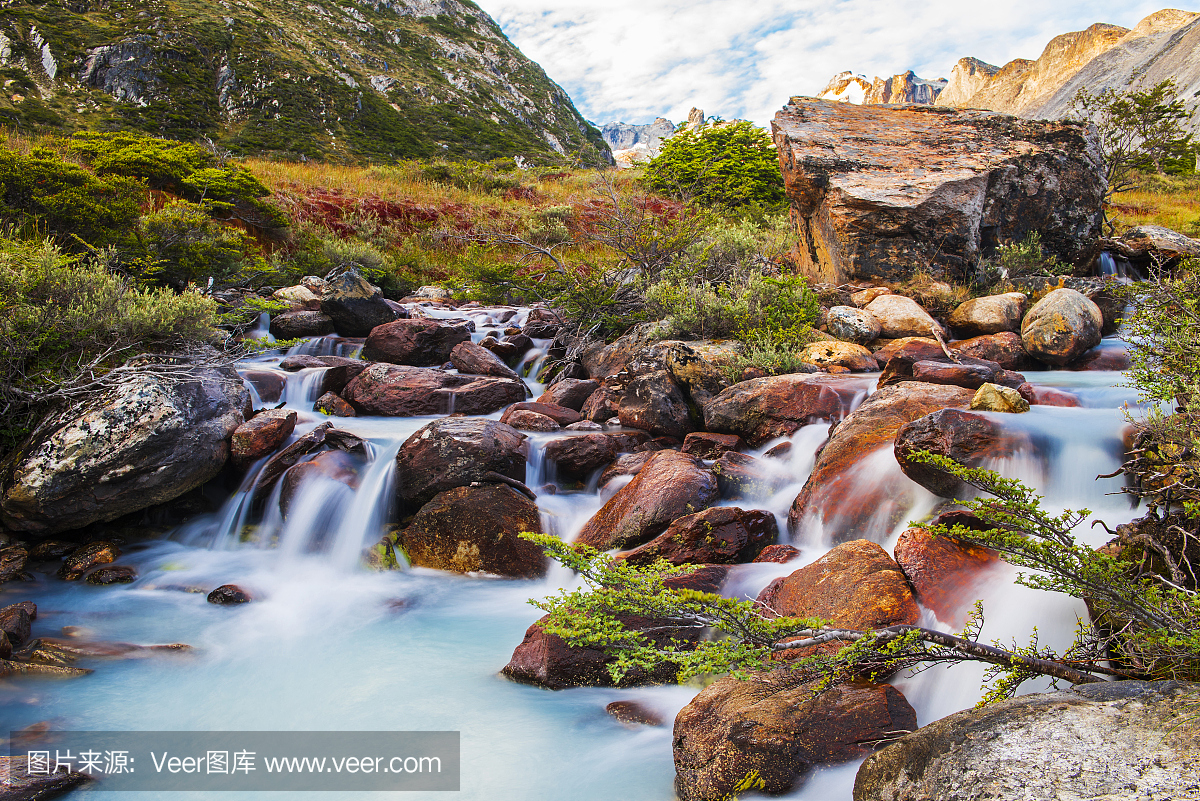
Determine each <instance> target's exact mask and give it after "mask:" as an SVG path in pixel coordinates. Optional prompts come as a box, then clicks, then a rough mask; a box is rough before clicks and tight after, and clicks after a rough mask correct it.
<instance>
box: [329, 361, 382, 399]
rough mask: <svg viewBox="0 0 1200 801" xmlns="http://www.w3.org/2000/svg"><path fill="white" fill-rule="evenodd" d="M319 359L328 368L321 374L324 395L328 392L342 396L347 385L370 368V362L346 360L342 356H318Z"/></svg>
mask: <svg viewBox="0 0 1200 801" xmlns="http://www.w3.org/2000/svg"><path fill="white" fill-rule="evenodd" d="M317 358H318V359H320V360H321V361H322V362H324V363H325V364H326V365H327V367H328V369H327V370H326V371H325V372H324V373H322V374H321V389H320V392H321V394H322V395H324V394H325V393H326V392H333V393H336V394H338V395H340V394H342V390H343V389H345V388H346V385H347V384H349V383H350V381H351V380H353V379H354V378H355V377H357V376H358V374H359V373H361V372H362V371H363V370H365V369H367V367H369V366H370V365H369V363H368V362H364V361H362V360H361V359H344V358H342V357H341V356H318V357H317Z"/></svg>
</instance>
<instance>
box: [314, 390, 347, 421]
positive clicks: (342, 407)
mask: <svg viewBox="0 0 1200 801" xmlns="http://www.w3.org/2000/svg"><path fill="white" fill-rule="evenodd" d="M313 411H317V412H320V413H321V414H327V415H329V416H330V417H356V416H357V414H358V413H357V412H355V411H354V407H353V406H351V405H350V404H348V403H346V401H345V400H343V399H342V397H341V396H340V395H337V394H335V393H333V392H326V393H325V394H324V395H322V396H321V397H319V398H317V400H316V402H315V403H314V404H313Z"/></svg>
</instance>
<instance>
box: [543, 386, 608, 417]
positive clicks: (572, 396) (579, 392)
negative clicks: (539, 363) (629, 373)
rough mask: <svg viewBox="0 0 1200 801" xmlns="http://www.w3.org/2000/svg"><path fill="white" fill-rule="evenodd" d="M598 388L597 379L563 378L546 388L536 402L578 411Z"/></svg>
mask: <svg viewBox="0 0 1200 801" xmlns="http://www.w3.org/2000/svg"><path fill="white" fill-rule="evenodd" d="M599 388H600V383H599V382H598V381H592V380H591V379H583V378H564V379H562V380H560V381H556V382H554V383H553V384H551V385H550V386H549V387H547V388H546V391H545V392H543V393H542V395H541V397H539V398H538V399H537V402H538V403H547V404H554V405H555V406H562V407H564V408H567V409H571V410H573V411H576V412H578V411H579V410H580V409H582V408H583V404H584V403H585V402H586V401H587V399H588V398H590V397H591V395H592V393H593V392H595V391H596V390H598V389H599Z"/></svg>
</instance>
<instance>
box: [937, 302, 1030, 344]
mask: <svg viewBox="0 0 1200 801" xmlns="http://www.w3.org/2000/svg"><path fill="white" fill-rule="evenodd" d="M1028 304H1029V298H1027V297H1025V295H1024V294H1022V293H1020V292H1006V293H1004V294H1003V295H988V296H987V297H982V298H972V299H971V300H968V301H966V302H964V303H961V304H959V306H958V308H956V309H955V310H954V311H953V312H951V313H950V316H949V317H948V318H947V319H946V322H947V323H949V324H950V328H951V329H953V331H954V333H955V335H957V336H961V337H963V338H969V337H977V336H984V335H986V334H999V333H1001V332H1004V331H1019V330H1021V320H1022V318H1023V317H1024V316H1025V308H1026V306H1028Z"/></svg>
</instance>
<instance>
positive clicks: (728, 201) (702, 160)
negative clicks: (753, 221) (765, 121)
mask: <svg viewBox="0 0 1200 801" xmlns="http://www.w3.org/2000/svg"><path fill="white" fill-rule="evenodd" d="M644 180H645V182H646V184H647V185H648V186H649V187H650V188H651V189H654V190H656V191H659V192H665V193H668V194H673V195H682V196H685V197H688V198H694V199H695V200H697V201H699V202H701V203H703V204H705V205H708V206H713V207H716V208H721V209H725V210H728V211H733V212H739V213H743V214H747V215H750V216H756V217H757V216H761V215H763V214H764V213H767V212H771V211H778V210H779V209H780V208H781V207H782V206H783V204H784V202H785V198H784V194H783V175H782V174H781V173H780V172H779V159H778V155H777V154H776V150H775V145H774V143H773V142H772V141H771V136H770V134H768V133H767V132H766V131H765V130H763V129H762V128H759V127H757V126H756V125H754V124H753V123H751V122H747V121H745V120H743V121H740V122H734V123H728V124H725V123H720V124H717V125H715V126H712V127H708V128H705V129H703V130H702V131H700V132H699V133H695V132H693V131H680V132H679V133H677V134H675V135H674V136H672V137H671V138H670V139H668V140H666V142H664V143H663V147H662V151H661V152H660V153H659V154H658V155H657V156H656V157H654V158H653V159H651V160H650V162H649V163H648V164H647V165H646V172H645V177H644Z"/></svg>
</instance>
